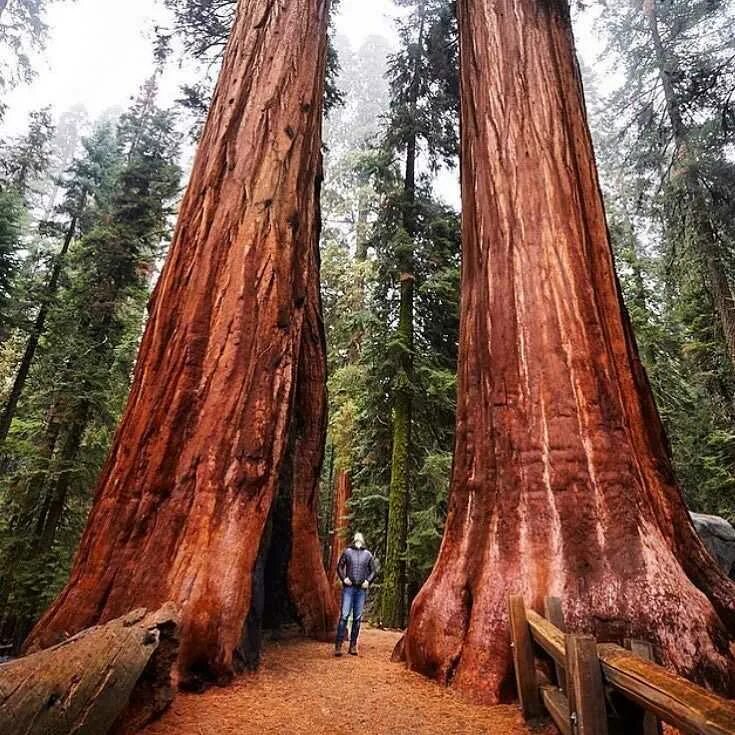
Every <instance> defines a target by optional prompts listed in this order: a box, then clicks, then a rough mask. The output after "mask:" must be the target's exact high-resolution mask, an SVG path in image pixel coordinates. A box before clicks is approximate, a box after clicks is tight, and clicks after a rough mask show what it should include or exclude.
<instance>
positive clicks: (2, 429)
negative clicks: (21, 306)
mask: <svg viewBox="0 0 735 735" xmlns="http://www.w3.org/2000/svg"><path fill="white" fill-rule="evenodd" d="M77 219H78V218H77V216H76V215H75V216H74V217H72V219H71V222H70V223H69V226H68V227H67V230H66V236H65V237H64V244H63V245H62V247H61V251H60V252H59V254H58V255H57V256H56V259H55V261H54V267H53V268H52V270H51V275H50V277H49V280H48V283H47V284H46V291H45V293H44V295H43V302H42V304H41V308H40V309H39V310H38V314H37V315H36V320H35V322H34V323H33V329H32V330H31V334H30V336H29V337H28V342H27V343H26V348H25V350H24V352H23V357H22V358H21V360H20V364H19V366H18V372H17V373H16V375H15V380H14V381H13V385H12V387H11V388H10V393H8V398H7V400H6V401H5V405H4V406H3V411H2V413H0V445H2V443H3V442H4V441H5V440H6V439H7V437H8V432H9V431H10V425H11V424H12V423H13V417H14V416H15V412H16V410H17V408H18V401H20V398H21V396H22V395H23V389H24V388H25V384H26V381H27V380H28V373H29V372H30V370H31V365H33V359H34V358H35V356H36V350H37V349H38V341H39V339H40V338H41V335H42V334H43V332H44V330H45V329H46V320H47V319H48V314H49V310H50V308H51V303H52V301H53V298H54V296H55V295H56V292H57V291H58V289H59V279H60V278H61V271H62V268H63V266H64V260H65V258H66V254H67V253H68V252H69V247H70V245H71V243H72V240H73V239H74V233H75V232H76V229H77Z"/></svg>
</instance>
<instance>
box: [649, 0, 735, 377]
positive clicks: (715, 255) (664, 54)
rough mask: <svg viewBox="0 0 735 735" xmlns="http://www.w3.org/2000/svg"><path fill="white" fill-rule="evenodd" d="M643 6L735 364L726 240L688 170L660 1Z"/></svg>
mask: <svg viewBox="0 0 735 735" xmlns="http://www.w3.org/2000/svg"><path fill="white" fill-rule="evenodd" d="M641 7H642V10H643V13H644V15H645V18H646V22H647V23H648V29H649V32H650V33H651V41H652V44H653V51H654V53H655V56H656V64H657V67H658V74H659V78H660V80H661V85H662V87H663V90H664V98H665V100H666V115H667V117H668V119H669V124H670V125H671V131H672V134H673V138H674V148H675V151H674V159H675V160H674V165H673V166H672V168H671V179H672V181H673V183H679V182H680V180H681V183H683V197H682V198H683V200H684V201H683V202H682V205H683V209H684V219H685V221H684V223H683V225H684V227H685V228H686V229H687V230H688V231H689V232H690V233H691V237H690V239H691V240H692V241H693V243H694V248H695V251H696V254H697V256H698V257H699V260H700V262H701V263H702V267H703V271H704V276H705V278H706V281H707V285H708V286H709V290H710V293H711V294H712V301H713V302H714V307H715V311H716V313H717V318H718V319H719V322H720V326H721V328H722V335H723V337H724V339H725V346H726V347H727V354H728V356H729V358H730V362H731V364H732V365H733V367H735V295H733V290H732V285H731V283H730V280H729V278H728V276H727V268H726V265H725V263H724V262H723V258H722V248H723V244H722V243H721V242H720V241H719V240H720V238H719V237H718V235H717V232H716V228H715V227H714V226H713V223H712V222H711V221H710V219H709V216H708V211H709V207H710V205H709V203H708V201H707V197H706V195H705V192H704V191H703V187H702V184H701V182H700V181H698V180H697V176H696V173H692V172H691V171H689V170H688V167H687V165H686V160H687V158H688V156H689V146H688V144H687V131H686V128H685V125H684V121H683V117H682V112H681V104H680V101H679V96H678V95H677V92H676V88H675V86H674V75H675V73H676V72H677V71H678V70H677V69H676V68H675V66H674V65H673V64H674V62H673V60H672V59H671V58H670V54H669V53H668V51H667V49H666V47H665V46H664V43H663V40H662V38H661V33H660V30H659V25H658V4H657V1H656V0H644V2H643V3H642V6H641Z"/></svg>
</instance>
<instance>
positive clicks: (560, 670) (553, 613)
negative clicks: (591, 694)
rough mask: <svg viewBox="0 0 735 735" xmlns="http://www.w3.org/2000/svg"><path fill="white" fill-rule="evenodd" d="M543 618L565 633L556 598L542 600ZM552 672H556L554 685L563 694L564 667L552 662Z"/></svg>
mask: <svg viewBox="0 0 735 735" xmlns="http://www.w3.org/2000/svg"><path fill="white" fill-rule="evenodd" d="M544 616H545V617H546V619H547V620H548V621H549V622H550V623H551V624H552V625H553V626H555V627H557V628H558V629H559V630H560V631H561V632H562V633H565V632H566V629H565V627H564V613H563V612H562V609H561V600H560V599H559V598H558V597H546V598H545V599H544ZM554 670H555V671H556V684H557V686H558V687H559V689H561V690H562V691H563V692H565V693H566V691H567V672H566V671H565V669H564V667H563V666H561V665H560V664H558V663H557V662H556V661H555V662H554Z"/></svg>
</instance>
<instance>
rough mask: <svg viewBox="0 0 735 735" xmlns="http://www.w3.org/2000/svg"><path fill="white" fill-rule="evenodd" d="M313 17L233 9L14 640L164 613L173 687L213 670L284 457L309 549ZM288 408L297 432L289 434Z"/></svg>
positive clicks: (238, 614) (318, 383)
mask: <svg viewBox="0 0 735 735" xmlns="http://www.w3.org/2000/svg"><path fill="white" fill-rule="evenodd" d="M327 13H328V0H242V2H240V5H239V9H238V15H237V20H236V22H235V27H234V30H233V33H232V37H231V39H230V42H229V45H228V48H227V52H226V55H225V60H224V64H223V68H222V72H221V75H220V79H219V82H218V86H217V90H216V92H215V96H214V100H213V103H212V108H211V110H210V114H209V118H208V121H207V124H206V127H205V130H204V133H203V137H202V141H201V144H200V147H199V151H198V154H197V158H196V161H195V165H194V169H193V173H192V178H191V182H190V184H189V188H188V191H187V194H186V196H185V198H184V201H183V204H182V207H181V212H180V215H179V222H178V226H177V229H176V233H175V235H174V240H173V243H172V246H171V252H170V254H169V257H168V260H167V263H166V266H165V268H164V271H163V274H162V276H161V279H160V281H159V284H158V286H157V288H156V292H155V293H154V296H153V299H152V304H151V314H150V320H149V323H148V326H147V329H146V333H145V336H144V338H143V342H142V346H141V351H140V355H139V359H138V365H137V368H136V375H135V379H134V384H133V388H132V391H131V395H130V398H129V402H128V406H127V409H126V412H125V416H124V418H123V421H122V424H121V427H120V429H119V431H118V434H117V437H116V440H115V443H114V447H113V450H112V452H111V456H110V457H109V459H108V462H107V464H106V468H105V470H104V472H103V475H102V478H101V480H100V484H99V486H98V489H97V495H96V499H95V503H94V507H93V509H92V512H91V514H90V518H89V521H88V524H87V528H86V531H85V533H84V536H83V539H82V542H81V546H80V549H79V551H78V554H77V557H76V560H75V563H74V566H73V569H72V573H71V577H70V581H69V583H68V585H67V587H66V588H65V589H64V591H63V592H62V593H61V595H60V597H59V598H58V599H57V600H56V602H55V603H54V604H53V605H52V607H51V608H50V609H49V610H48V612H47V613H46V614H45V615H44V617H43V618H42V619H41V621H40V622H39V623H38V625H37V626H36V628H35V629H34V631H32V633H31V635H30V637H29V643H28V644H29V645H41V646H48V645H52V644H54V643H56V642H57V641H58V640H59V638H60V637H61V636H62V635H63V634H64V633H65V632H74V631H77V630H81V629H82V628H85V627H87V626H89V625H92V624H95V623H97V622H100V621H105V620H109V619H111V618H113V617H115V616H116V615H119V614H121V613H124V612H126V611H128V610H130V609H131V608H133V607H138V606H145V607H149V608H150V607H154V606H156V605H157V604H159V603H160V602H161V601H165V600H173V601H174V602H176V603H177V604H178V605H179V606H180V608H181V611H182V624H181V651H180V658H179V668H180V671H181V673H182V675H183V677H184V683H186V678H187V677H188V676H189V675H190V674H191V675H192V677H194V678H196V677H201V678H205V679H206V678H215V679H222V678H227V677H229V676H230V675H231V674H232V673H233V670H234V666H233V660H234V659H233V654H234V652H235V650H236V649H237V648H238V645H239V643H240V640H241V636H242V633H243V626H244V623H245V620H246V617H247V614H248V611H249V609H250V605H251V598H252V595H251V593H252V579H253V567H254V564H255V561H256V558H257V556H258V552H259V548H260V542H261V536H262V534H263V531H264V528H265V525H266V521H267V519H268V516H269V513H270V509H271V505H272V502H273V498H274V495H275V493H276V489H277V486H278V482H279V475H280V472H281V468H282V466H283V462H284V458H285V453H286V451H287V449H288V448H289V446H293V447H294V451H295V455H294V457H293V461H294V467H295V469H294V472H295V474H296V475H297V477H296V480H295V482H296V485H295V487H294V490H293V499H294V500H293V502H294V518H295V523H296V524H297V525H298V528H296V529H295V533H294V534H293V537H294V539H295V543H299V544H300V548H299V551H298V554H299V555H303V556H304V557H305V558H307V559H309V560H311V557H312V556H313V555H318V549H319V546H318V538H317V536H316V531H315V521H314V522H312V520H311V519H308V518H306V517H305V516H308V515H309V514H310V513H312V512H313V510H314V509H313V504H314V499H313V493H314V482H315V480H314V475H315V467H316V466H317V465H318V464H319V463H320V462H321V452H322V446H321V441H322V436H321V432H322V424H323V411H324V397H323V379H324V375H323V369H324V368H323V359H324V358H323V351H324V346H323V337H322V324H321V317H320V304H319V302H318V278H319V276H318V272H317V269H318V255H317V248H318V237H319V226H320V221H319V212H318V199H317V197H318V192H319V185H320V181H321V150H320V149H321V133H320V129H321V117H322V98H323V87H324V68H325V48H326V29H327ZM312 371H313V372H312ZM297 380H298V383H299V386H298V388H297ZM294 406H296V413H297V419H298V421H299V422H300V423H299V425H300V426H302V427H303V430H302V431H301V433H298V434H296V435H295V438H294V440H293V441H289V437H290V436H291V430H292V426H291V423H292V422H291V420H292V415H293V414H294ZM312 412H313V413H312ZM302 470H305V474H303V476H302V474H301V472H302ZM312 526H314V528H312ZM278 541H279V540H278V539H273V543H274V544H275V543H278ZM312 546H313V547H314V548H312ZM302 563H303V564H304V568H303V569H302V570H301V573H302V574H303V575H306V578H305V579H301V580H300V581H299V583H298V584H297V583H296V582H295V581H294V582H293V584H294V588H293V589H292V590H291V592H292V594H293V596H294V597H295V599H294V600H293V602H294V603H295V605H296V607H297V609H299V610H300V611H301V612H302V614H303V615H304V621H303V622H304V623H305V627H306V628H307V629H308V630H309V631H310V632H316V630H317V628H319V627H320V626H327V624H329V626H328V627H331V624H332V623H333V621H330V620H329V618H330V616H331V615H332V609H331V607H330V605H331V604H332V603H331V599H330V597H329V595H326V594H325V593H324V589H325V588H326V584H327V583H326V578H325V574H324V570H323V567H322V565H321V564H320V565H318V566H316V565H314V564H313V563H311V561H309V562H308V563H306V562H302ZM313 589H318V590H319V592H318V593H313V592H312V591H311V590H313ZM304 590H309V593H308V595H307V593H306V592H305V591H304ZM320 605H323V608H320Z"/></svg>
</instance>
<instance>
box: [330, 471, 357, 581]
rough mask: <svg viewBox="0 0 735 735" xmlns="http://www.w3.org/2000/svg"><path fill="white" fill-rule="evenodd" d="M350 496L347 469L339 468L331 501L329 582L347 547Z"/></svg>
mask: <svg viewBox="0 0 735 735" xmlns="http://www.w3.org/2000/svg"><path fill="white" fill-rule="evenodd" d="M351 497H352V482H351V480H350V473H349V472H347V470H340V472H339V474H338V475H337V480H336V481H335V484H334V499H333V501H332V544H331V549H330V551H329V566H328V567H327V577H328V579H329V581H330V582H334V580H335V579H336V578H337V565H338V564H339V557H340V556H341V555H342V552H343V551H344V550H345V548H346V547H347V544H348V541H347V532H348V529H349V527H350V517H349V513H350V511H349V508H348V503H349V502H350V498H351Z"/></svg>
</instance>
